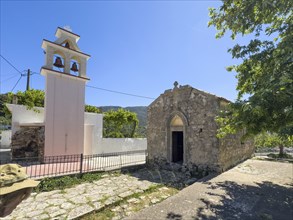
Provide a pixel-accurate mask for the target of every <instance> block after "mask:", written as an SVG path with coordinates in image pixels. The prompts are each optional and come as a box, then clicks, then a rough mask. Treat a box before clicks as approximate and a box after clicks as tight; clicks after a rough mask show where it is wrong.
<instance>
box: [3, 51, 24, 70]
mask: <svg viewBox="0 0 293 220" xmlns="http://www.w3.org/2000/svg"><path fill="white" fill-rule="evenodd" d="M0 56H1V57H2V59H3V60H5V61H6V62H7V63H8V64H9V65H10V66H12V67H13V69H15V70H16V71H17V72H19V73H20V74H22V73H21V72H20V71H19V70H18V69H17V68H16V67H15V66H13V65H12V63H10V62H9V61H8V60H7V59H6V58H5V57H4V56H2V54H0Z"/></svg>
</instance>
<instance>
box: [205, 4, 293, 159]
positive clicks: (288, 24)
mask: <svg viewBox="0 0 293 220" xmlns="http://www.w3.org/2000/svg"><path fill="white" fill-rule="evenodd" d="M292 11H293V1H291V0H253V1H252V0H225V1H223V4H222V6H220V8H218V9H215V8H211V9H210V21H209V26H211V25H213V26H215V27H216V29H217V30H218V33H217V35H216V38H221V37H222V36H224V35H225V34H226V33H227V32H228V33H229V34H230V37H231V38H232V39H235V38H236V37H238V36H244V35H248V36H249V37H250V38H251V40H250V42H249V43H248V44H247V45H239V44H236V45H235V46H234V47H233V48H231V49H229V50H228V51H229V52H230V53H231V54H232V57H233V58H235V59H239V60H241V63H240V64H239V65H233V66H230V67H228V68H227V70H228V71H236V73H237V75H236V78H237V79H238V85H237V90H238V98H237V100H236V102H235V103H230V104H229V105H228V106H227V108H226V109H224V110H223V111H222V112H221V114H220V116H219V117H218V118H217V121H218V122H219V124H220V126H221V128H220V129H219V133H218V136H219V137H223V136H225V135H227V134H229V133H235V132H237V131H239V130H241V129H245V130H246V135H247V136H249V135H256V134H259V133H262V132H267V131H268V132H270V133H276V134H277V135H278V136H279V137H280V139H283V140H285V139H288V138H289V139H290V138H292V135H293V132H292V131H293V129H292V127H293V101H292V100H293V99H292V97H293V74H292V73H293V16H292ZM280 154H282V146H280Z"/></svg>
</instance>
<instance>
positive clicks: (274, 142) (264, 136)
mask: <svg viewBox="0 0 293 220" xmlns="http://www.w3.org/2000/svg"><path fill="white" fill-rule="evenodd" d="M254 143H255V146H256V147H257V148H261V147H278V146H280V145H283V146H286V147H293V136H291V137H289V136H288V137H287V138H284V137H282V136H279V135H278V134H276V133H273V134H271V133H268V132H265V133H261V134H259V135H257V136H256V137H255V139H254Z"/></svg>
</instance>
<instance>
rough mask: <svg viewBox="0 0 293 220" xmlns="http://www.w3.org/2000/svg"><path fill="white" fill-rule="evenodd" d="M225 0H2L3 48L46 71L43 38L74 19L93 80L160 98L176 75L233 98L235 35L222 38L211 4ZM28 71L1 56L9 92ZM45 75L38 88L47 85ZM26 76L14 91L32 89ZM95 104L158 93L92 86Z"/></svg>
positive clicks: (35, 83) (137, 101)
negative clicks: (217, 36)
mask: <svg viewBox="0 0 293 220" xmlns="http://www.w3.org/2000/svg"><path fill="white" fill-rule="evenodd" d="M220 4H221V2H220V1H158V2H157V1H51V2H50V1H1V39H0V41H1V55H3V56H4V57H5V58H6V59H7V60H9V61H10V62H11V63H12V64H13V65H14V66H15V67H16V68H17V69H19V70H20V71H23V70H27V69H28V68H30V69H31V70H32V71H33V72H39V71H40V68H41V66H42V65H44V54H43V51H42V49H41V43H42V40H43V39H47V40H50V41H54V40H55V39H56V38H55V36H54V34H55V31H56V29H57V27H64V26H66V25H69V26H70V27H71V29H72V30H73V32H74V33H76V34H78V35H80V36H81V38H80V40H79V42H78V44H79V47H80V49H81V50H82V52H84V53H87V54H90V55H91V58H90V59H89V61H88V66H87V75H88V77H89V78H90V79H91V80H90V81H89V82H88V85H90V86H95V87H99V88H105V89H109V90H115V91H120V92H125V93H131V94H137V95H141V96H147V97H154V98H157V97H158V96H159V95H160V94H161V93H163V92H164V91H165V90H166V89H170V88H173V83H174V81H175V80H176V81H178V82H179V84H180V85H186V84H189V85H191V86H192V87H195V88H198V89H200V90H204V91H207V92H210V93H213V94H216V95H218V96H222V97H225V98H227V99H230V100H235V98H236V94H237V93H236V90H235V88H236V82H237V81H236V79H235V76H234V74H233V73H229V72H227V71H226V69H225V67H226V66H229V65H231V64H235V63H236V60H232V58H231V55H230V54H228V53H227V50H228V48H230V47H232V46H233V45H234V44H235V43H236V42H235V41H232V40H231V39H230V38H229V37H228V36H227V37H224V38H222V39H220V40H217V39H215V34H216V30H215V29H214V28H213V27H211V28H208V27H207V22H208V21H209V17H208V8H209V7H219V6H220ZM19 77H20V74H19V73H17V71H16V70H15V69H13V68H12V67H11V66H10V65H9V64H7V63H6V62H5V61H4V60H3V59H2V58H1V78H0V81H1V85H0V86H1V88H0V89H1V93H6V92H9V91H11V89H12V88H13V87H14V85H15V84H16V82H17V81H18V79H19ZM44 85H45V80H44V77H43V76H41V75H38V74H34V75H32V76H31V87H32V88H34V89H44ZM25 87H26V78H25V77H22V78H21V80H20V82H19V83H18V84H17V86H16V87H15V89H14V92H16V91H18V90H20V91H24V90H25ZM85 100H86V103H87V104H91V105H97V106H101V105H119V106H140V105H149V104H150V103H151V102H152V100H150V99H143V98H137V97H132V96H125V95H121V94H115V93H110V92H106V91H102V90H96V89H92V88H86V98H85Z"/></svg>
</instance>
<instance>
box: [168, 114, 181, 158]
mask: <svg viewBox="0 0 293 220" xmlns="http://www.w3.org/2000/svg"><path fill="white" fill-rule="evenodd" d="M170 139H171V140H170V141H169V143H170V145H171V149H170V153H171V155H170V156H171V158H170V159H171V162H173V163H183V161H184V122H183V120H182V119H181V117H180V116H179V115H177V114H176V115H175V116H174V117H173V118H172V120H171V122H170Z"/></svg>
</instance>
